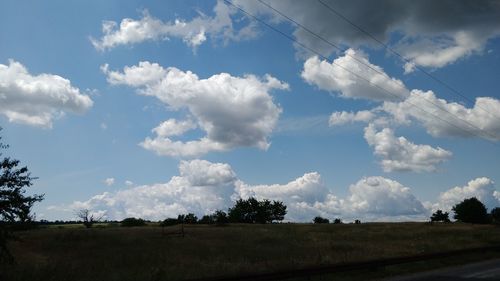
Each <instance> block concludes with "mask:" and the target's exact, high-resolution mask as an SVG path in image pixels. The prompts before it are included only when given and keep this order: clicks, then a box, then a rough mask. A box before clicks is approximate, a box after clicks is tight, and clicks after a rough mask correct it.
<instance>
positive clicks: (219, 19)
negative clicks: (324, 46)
mask: <svg viewBox="0 0 500 281" xmlns="http://www.w3.org/2000/svg"><path fill="white" fill-rule="evenodd" d="M213 12H214V16H213V17H209V16H206V15H204V14H201V13H200V15H199V16H198V17H196V18H193V19H192V20H191V21H185V20H182V19H176V20H175V21H174V22H164V21H162V20H160V19H157V18H155V17H153V16H151V15H150V14H149V12H148V11H147V10H144V11H143V13H142V18H141V19H139V20H135V19H131V18H124V19H122V21H121V22H120V24H119V25H118V24H117V23H116V22H114V21H103V23H102V32H103V36H102V37H101V38H100V39H94V38H91V42H92V44H93V45H94V47H95V48H96V49H98V50H101V51H103V50H106V49H112V48H114V47H117V46H119V45H131V44H138V43H141V42H144V41H159V40H168V39H169V38H170V37H177V38H181V39H182V40H183V41H184V42H185V43H186V44H187V45H188V46H190V47H192V48H193V49H196V47H198V46H200V45H201V44H202V43H203V42H205V41H206V40H207V35H208V36H210V37H212V38H222V39H223V40H224V41H228V40H234V41H238V40H242V39H247V38H253V37H255V36H256V32H255V31H254V25H253V24H249V25H246V26H245V27H243V28H241V29H240V30H239V31H236V30H234V29H233V23H232V20H231V14H232V13H233V11H232V10H231V9H229V8H228V7H227V6H226V5H225V4H224V3H223V2H222V1H218V2H217V4H216V6H215V7H214V10H213Z"/></svg>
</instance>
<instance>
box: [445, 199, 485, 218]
mask: <svg viewBox="0 0 500 281" xmlns="http://www.w3.org/2000/svg"><path fill="white" fill-rule="evenodd" d="M452 210H453V212H455V215H454V216H453V217H454V218H455V219H456V220H457V221H461V222H467V223H487V222H488V214H487V212H486V207H485V206H484V204H483V203H482V202H481V201H479V200H478V199H477V198H476V197H472V198H468V199H465V200H464V201H462V202H460V203H458V204H456V205H455V206H453V209H452Z"/></svg>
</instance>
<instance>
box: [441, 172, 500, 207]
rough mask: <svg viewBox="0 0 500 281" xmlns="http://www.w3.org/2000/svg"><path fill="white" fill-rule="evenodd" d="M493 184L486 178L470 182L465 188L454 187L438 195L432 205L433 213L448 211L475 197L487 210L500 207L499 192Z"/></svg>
mask: <svg viewBox="0 0 500 281" xmlns="http://www.w3.org/2000/svg"><path fill="white" fill-rule="evenodd" d="M494 184H495V183H494V182H493V181H492V180H491V179H489V178H486V177H480V178H476V179H474V180H471V181H469V182H468V183H467V185H465V186H456V187H454V188H451V189H449V190H447V191H445V192H443V193H441V195H439V199H438V202H436V203H435V204H433V205H432V209H433V211H435V210H437V209H441V210H445V211H450V210H451V208H452V207H453V206H454V205H455V204H457V203H460V202H461V201H463V200H464V199H467V198H471V197H476V198H477V199H479V200H480V201H481V202H483V203H484V205H485V206H486V208H488V210H491V209H493V208H495V207H500V196H498V195H499V192H498V191H497V190H496V188H495V185H494Z"/></svg>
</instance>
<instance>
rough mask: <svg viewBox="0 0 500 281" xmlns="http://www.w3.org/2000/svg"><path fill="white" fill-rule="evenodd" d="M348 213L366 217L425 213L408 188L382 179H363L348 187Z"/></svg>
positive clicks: (346, 203) (419, 214)
mask: <svg viewBox="0 0 500 281" xmlns="http://www.w3.org/2000/svg"><path fill="white" fill-rule="evenodd" d="M349 191H350V192H351V195H350V196H349V197H348V198H347V200H346V202H345V205H346V209H347V210H348V212H351V213H352V214H358V215H362V214H364V215H366V216H368V217H377V216H382V217H388V216H421V215H424V214H425V213H426V210H425V208H424V206H423V205H422V203H421V202H420V201H419V200H418V199H417V198H416V197H415V196H414V195H413V194H412V193H411V191H410V188H409V187H406V186H404V185H402V184H400V183H399V182H397V181H394V180H391V179H387V178H384V177H368V178H363V179H361V180H360V181H358V182H357V183H355V184H353V185H351V186H350V188H349Z"/></svg>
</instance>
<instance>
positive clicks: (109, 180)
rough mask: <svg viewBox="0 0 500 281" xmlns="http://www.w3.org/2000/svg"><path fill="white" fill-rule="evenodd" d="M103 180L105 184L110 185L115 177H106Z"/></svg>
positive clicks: (113, 182)
mask: <svg viewBox="0 0 500 281" xmlns="http://www.w3.org/2000/svg"><path fill="white" fill-rule="evenodd" d="M103 182H104V184H105V185H107V186H112V185H113V184H115V178H107V179H105V180H104V181H103Z"/></svg>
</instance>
